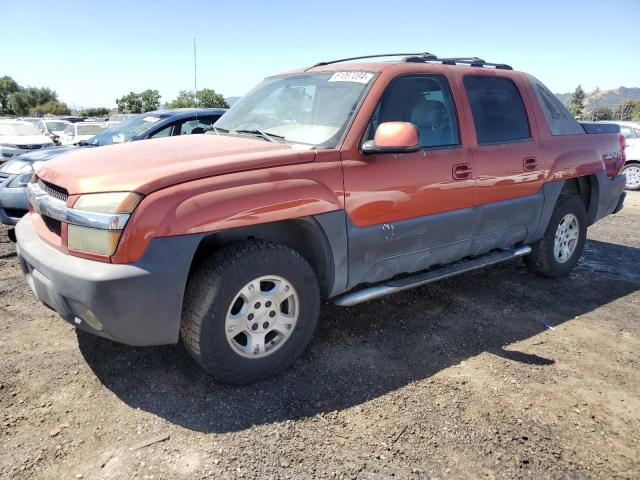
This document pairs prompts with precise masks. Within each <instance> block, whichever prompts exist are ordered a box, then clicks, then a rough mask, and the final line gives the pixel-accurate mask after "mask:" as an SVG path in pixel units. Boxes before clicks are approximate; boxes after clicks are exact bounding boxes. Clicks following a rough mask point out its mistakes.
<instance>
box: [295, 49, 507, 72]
mask: <svg viewBox="0 0 640 480" xmlns="http://www.w3.org/2000/svg"><path fill="white" fill-rule="evenodd" d="M381 57H404V58H403V59H402V61H403V62H408V63H411V62H413V63H427V62H440V63H442V64H443V65H458V64H464V65H470V66H472V67H493V68H497V69H499V70H513V68H511V66H509V65H507V64H505V63H489V62H485V61H484V60H483V59H482V58H478V57H449V58H438V57H437V56H436V55H433V54H432V53H428V52H420V53H381V54H376V55H362V56H359V57H349V58H340V59H338V60H329V61H326V62H318V63H316V64H315V65H312V66H310V67H309V68H307V69H306V70H305V71H307V70H310V69H312V68H314V67H322V66H324V65H331V64H333V63H342V62H350V61H351V60H364V59H367V58H381Z"/></svg>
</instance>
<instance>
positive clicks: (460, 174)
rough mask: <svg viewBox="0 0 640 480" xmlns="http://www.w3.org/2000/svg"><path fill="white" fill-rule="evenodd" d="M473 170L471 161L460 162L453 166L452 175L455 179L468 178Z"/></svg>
mask: <svg viewBox="0 0 640 480" xmlns="http://www.w3.org/2000/svg"><path fill="white" fill-rule="evenodd" d="M472 172H473V171H472V170H471V164H470V163H458V164H456V165H454V166H453V171H452V175H453V178H454V179H455V180H468V179H470V178H471V174H472Z"/></svg>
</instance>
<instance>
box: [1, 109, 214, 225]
mask: <svg viewBox="0 0 640 480" xmlns="http://www.w3.org/2000/svg"><path fill="white" fill-rule="evenodd" d="M225 111H226V110H225V109H220V108H206V109H190V108H185V109H175V110H158V111H154V112H148V113H143V114H140V115H135V116H129V117H127V119H126V120H124V121H122V122H118V123H115V124H114V125H112V126H111V127H109V128H104V129H99V130H98V131H97V133H96V134H95V135H93V136H91V137H90V138H83V140H82V141H80V142H73V143H74V145H69V144H67V145H65V146H63V147H58V148H49V149H46V150H40V151H37V152H32V153H29V154H24V155H20V156H19V157H17V158H15V159H14V160H11V161H9V162H7V163H6V164H5V165H2V166H1V167H0V221H1V222H2V223H5V224H7V225H15V224H16V223H18V220H20V218H21V217H22V216H24V215H25V214H26V213H27V208H28V199H27V190H26V185H27V183H28V182H29V180H30V179H31V177H32V176H33V173H34V169H35V166H36V165H42V164H43V163H44V162H46V161H48V160H51V159H53V158H57V157H60V156H62V155H66V154H68V153H70V152H73V151H75V150H78V149H87V148H95V147H103V146H106V145H113V144H116V143H126V142H130V141H137V140H146V139H150V138H162V137H169V136H177V135H189V134H198V133H204V131H205V130H206V129H208V128H211V126H212V125H213V124H214V123H215V122H216V121H217V120H218V119H219V118H220V117H221V116H222V114H224V112H225ZM84 126H85V124H84V123H75V124H69V125H67V126H66V127H65V128H74V129H75V128H80V127H84ZM72 133H75V134H77V133H83V130H81V129H80V130H74V132H72Z"/></svg>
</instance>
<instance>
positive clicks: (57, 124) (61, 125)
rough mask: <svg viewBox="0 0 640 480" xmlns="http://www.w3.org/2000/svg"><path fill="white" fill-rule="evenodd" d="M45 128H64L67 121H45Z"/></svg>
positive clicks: (52, 130) (55, 130) (52, 129)
mask: <svg viewBox="0 0 640 480" xmlns="http://www.w3.org/2000/svg"><path fill="white" fill-rule="evenodd" d="M46 124H47V128H48V129H49V131H50V132H57V131H60V130H64V129H65V127H66V126H67V125H69V124H68V123H67V122H46Z"/></svg>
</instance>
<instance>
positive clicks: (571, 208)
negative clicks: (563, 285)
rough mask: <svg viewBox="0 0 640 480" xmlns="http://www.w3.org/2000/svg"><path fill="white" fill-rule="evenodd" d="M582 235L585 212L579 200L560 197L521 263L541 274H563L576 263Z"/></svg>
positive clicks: (575, 197) (585, 221)
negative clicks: (538, 237)
mask: <svg viewBox="0 0 640 480" xmlns="http://www.w3.org/2000/svg"><path fill="white" fill-rule="evenodd" d="M586 238H587V212H586V210H585V208H584V204H583V203H582V200H581V199H580V197H578V196H576V195H568V196H561V197H560V198H559V199H558V203H557V204H556V207H555V210H554V211H553V214H552V215H551V219H550V220H549V225H547V230H546V231H545V232H544V235H543V236H542V238H541V239H540V240H538V242H536V243H535V244H534V245H532V246H531V248H532V251H531V254H529V255H528V256H526V257H524V262H525V265H526V266H527V268H528V269H529V270H531V271H532V272H533V273H535V274H537V275H541V276H543V277H549V278H559V277H564V276H567V275H569V273H571V271H572V270H573V269H574V267H575V266H576V264H577V263H578V260H579V258H580V255H582V250H583V249H584V242H585V240H586Z"/></svg>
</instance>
